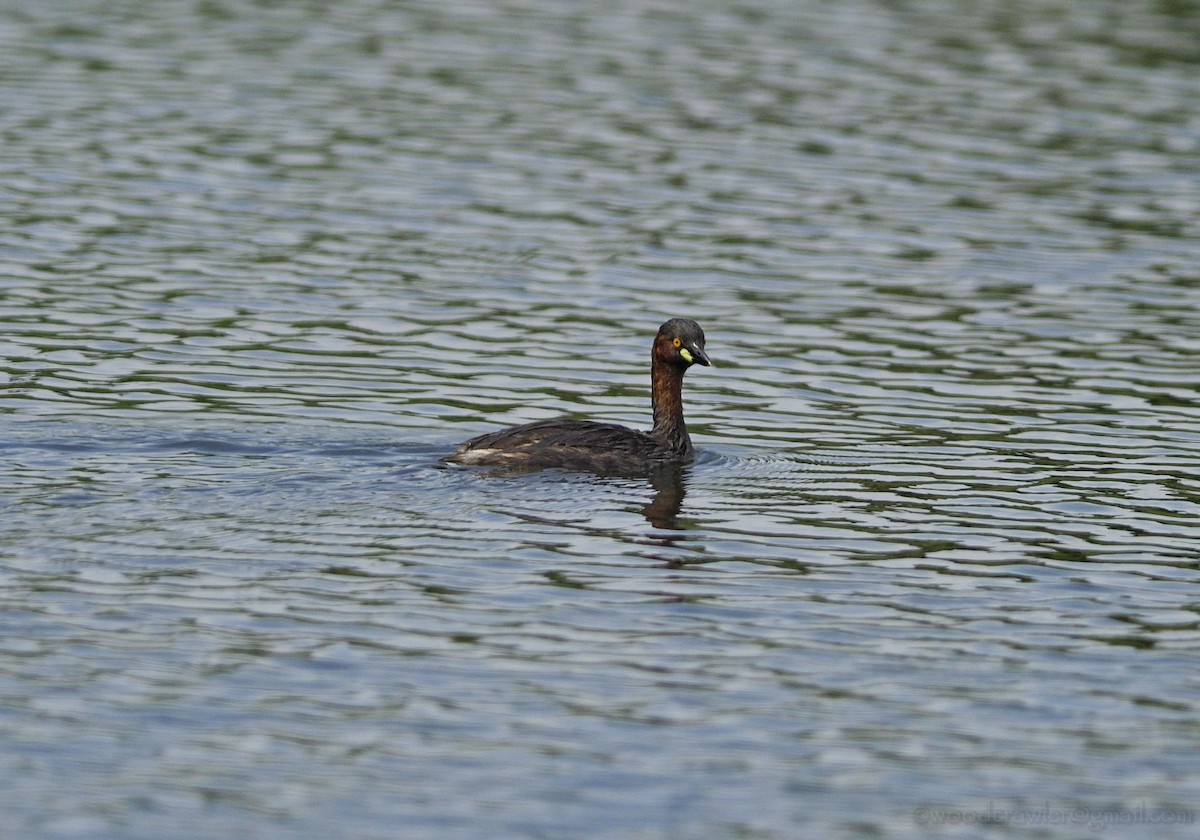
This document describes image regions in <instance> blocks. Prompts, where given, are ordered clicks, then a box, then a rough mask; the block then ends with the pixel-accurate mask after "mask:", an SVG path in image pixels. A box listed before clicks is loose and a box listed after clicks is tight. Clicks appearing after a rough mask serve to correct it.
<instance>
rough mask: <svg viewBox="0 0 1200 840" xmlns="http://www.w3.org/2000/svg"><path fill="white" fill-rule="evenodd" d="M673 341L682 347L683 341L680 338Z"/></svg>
mask: <svg viewBox="0 0 1200 840" xmlns="http://www.w3.org/2000/svg"><path fill="white" fill-rule="evenodd" d="M671 343H672V344H674V345H675V346H676V347H681V346H682V345H683V342H682V341H680V340H679V339H678V338H677V339H675V340H674V341H672V342H671Z"/></svg>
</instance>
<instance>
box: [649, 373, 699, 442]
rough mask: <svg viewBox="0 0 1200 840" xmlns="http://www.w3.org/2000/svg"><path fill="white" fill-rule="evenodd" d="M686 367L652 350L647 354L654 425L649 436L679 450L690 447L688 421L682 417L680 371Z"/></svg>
mask: <svg viewBox="0 0 1200 840" xmlns="http://www.w3.org/2000/svg"><path fill="white" fill-rule="evenodd" d="M685 370H687V368H684V367H681V366H680V365H675V364H671V363H670V362H666V361H662V360H660V359H659V357H658V353H657V352H655V353H653V354H652V355H651V358H650V404H651V406H652V407H653V409H654V428H653V429H651V430H650V436H651V437H652V438H654V439H655V440H658V441H660V442H661V443H664V444H666V445H667V446H669V447H670V448H671V449H673V450H674V451H676V452H679V453H681V454H687V453H690V452H691V451H692V439H691V438H690V437H689V436H688V430H687V423H685V422H684V421H683V373H684V371H685Z"/></svg>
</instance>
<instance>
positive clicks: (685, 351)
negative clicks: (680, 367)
mask: <svg viewBox="0 0 1200 840" xmlns="http://www.w3.org/2000/svg"><path fill="white" fill-rule="evenodd" d="M679 355H680V356H683V360H684V361H685V362H690V361H691V360H692V354H691V351H689V350H688V349H687V348H686V347H683V348H681V349H680V350H679Z"/></svg>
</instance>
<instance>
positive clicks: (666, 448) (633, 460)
mask: <svg viewBox="0 0 1200 840" xmlns="http://www.w3.org/2000/svg"><path fill="white" fill-rule="evenodd" d="M693 364H701V365H709V364H711V362H709V360H708V356H706V355H705V353H704V330H702V329H700V325H699V324H697V323H696V322H695V321H691V320H688V319H687V318H672V319H671V320H670V321H667V322H666V323H665V324H663V325H662V326H661V327H659V330H658V335H657V336H655V338H654V346H653V348H652V349H651V351H650V385H651V400H650V401H651V405H652V406H653V409H654V428H652V429H651V430H650V431H649V432H639V431H637V430H636V429H629V428H626V427H625V426H618V425H616V424H614V423H596V422H593V421H591V420H539V421H537V422H536V423H526V424H525V425H523V426H514V427H513V428H511V429H501V430H500V431H498V432H490V433H488V434H486V435H480V436H479V437H477V438H472V439H471V440H468V441H467V442H466V443H464V444H462V445H461V446H459V447H458V449H456V450H455V451H454V454H453V455H448V456H447V457H445V458H443V459H442V460H443V461H447V462H451V463H456V464H472V465H484V466H501V467H509V468H511V469H518V470H541V469H547V468H549V467H559V468H562V469H569V470H588V471H591V472H597V473H605V474H624V475H628V474H636V473H645V472H647V471H649V470H651V469H653V468H654V467H656V466H658V465H661V464H669V463H680V462H683V461H687V460H689V459H691V457H692V439H691V438H690V437H688V431H687V424H686V423H684V421H683V374H684V373H685V372H686V371H687V369H688V368H690V367H691V366H692V365H693Z"/></svg>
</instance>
